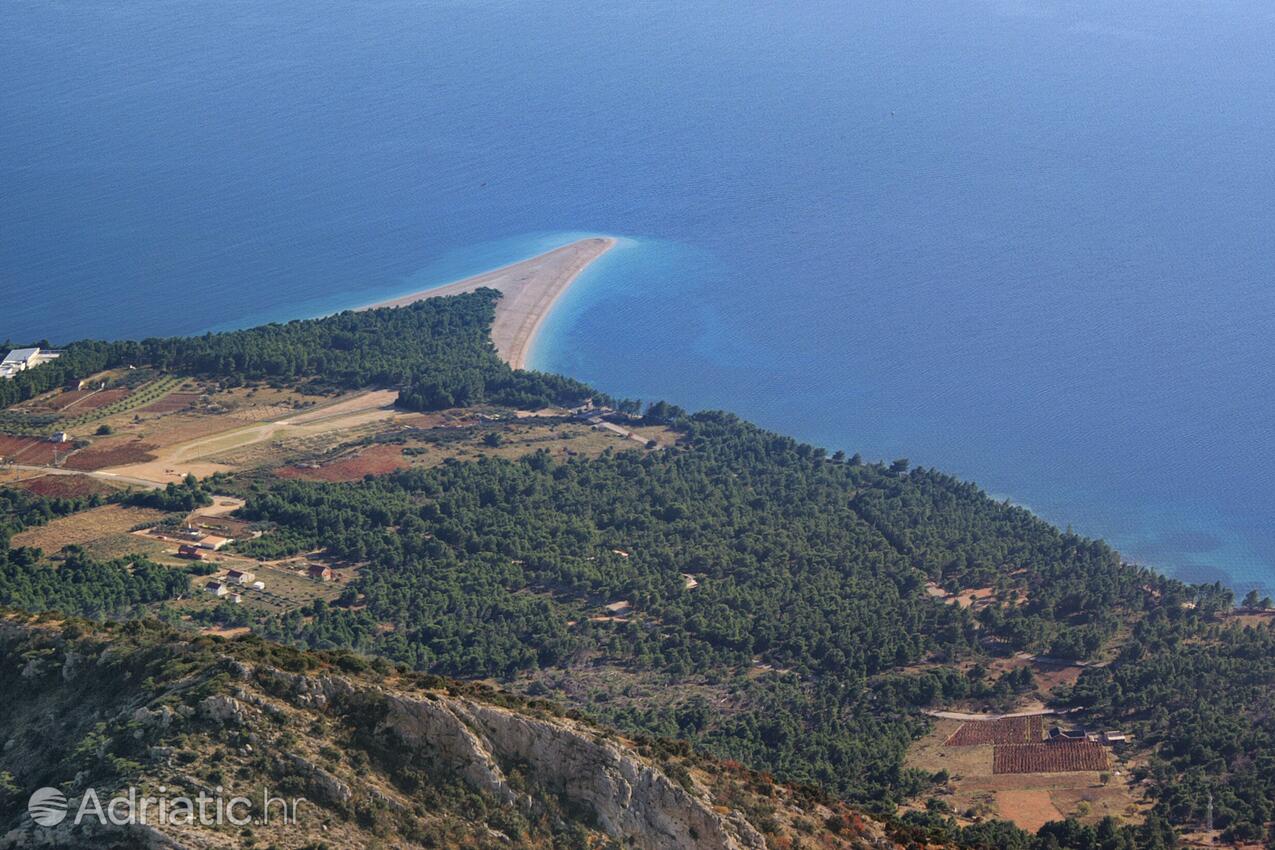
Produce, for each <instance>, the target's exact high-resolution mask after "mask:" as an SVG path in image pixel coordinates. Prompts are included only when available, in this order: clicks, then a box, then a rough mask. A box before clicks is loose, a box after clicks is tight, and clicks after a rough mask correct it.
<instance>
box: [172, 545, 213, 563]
mask: <svg viewBox="0 0 1275 850" xmlns="http://www.w3.org/2000/svg"><path fill="white" fill-rule="evenodd" d="M177 557H179V558H190V559H191V560H192V561H202V560H203V559H204V558H205V557H207V556H206V555H204V553H203V552H202V551H200V550H199V548H198V547H196V546H188V545H187V544H185V543H183V544H182V545H180V546H178V547H177Z"/></svg>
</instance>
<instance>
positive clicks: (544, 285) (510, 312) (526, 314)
mask: <svg viewBox="0 0 1275 850" xmlns="http://www.w3.org/2000/svg"><path fill="white" fill-rule="evenodd" d="M615 245H616V240H615V239H613V238H611V237H609V236H594V237H590V238H588V239H580V240H578V241H576V242H572V243H570V244H569V245H563V246H562V247H560V248H554V249H553V250H552V251H546V252H545V253H543V254H539V255H537V256H535V257H531V258H530V259H526V260H522V261H520V262H517V263H512V264H510V265H507V266H501V267H500V268H497V269H492V270H491V271H486V272H482V273H481V274H477V275H473V276H472V277H467V278H465V279H464V280H458V281H456V282H454V283H447V284H443V285H442V286H435V287H432V288H430V289H422V290H419V291H417V292H413V293H410V294H408V295H403V296H400V297H398V298H391V299H389V300H386V301H378V302H376V303H373V304H367V305H364V306H363V307H359V308H357V309H359V310H375V309H378V308H382V307H403V306H406V305H408V304H412V303H415V302H417V301H422V300H424V299H426V298H440V297H443V296H447V295H460V294H461V293H464V292H472V291H474V290H475V289H480V288H482V287H489V288H491V289H496V290H499V291H500V292H501V293H502V295H503V297H502V298H501V299H500V301H499V302H497V304H496V318H495V320H494V321H493V322H492V325H491V340H492V343H493V344H494V345H495V346H496V351H497V353H499V355H500V357H501V359H502V360H504V361H505V362H506V363H508V364H509V365H510V366H512V367H513V368H515V369H524V368H526V364H527V359H528V357H529V355H530V353H531V349H532V346H533V345H534V344H535V341H536V336H537V335H538V334H539V333H540V329H541V328H542V327H543V326H544V323H545V320H546V319H547V318H548V317H549V313H550V312H552V311H553V308H554V305H555V304H556V303H557V301H558V299H559V298H561V297H562V294H563V293H564V292H566V291H567V289H568V288H570V286H571V284H572V283H574V282H575V280H576V278H578V277H579V276H580V274H581V272H583V271H584V270H585V269H586V268H588V267H589V265H590V264H591V263H593V261H594V260H596V259H598V258H599V257H601V256H602V255H603V254H605V253H606V252H607V251H609V250H611V249H612V248H614V247H615Z"/></svg>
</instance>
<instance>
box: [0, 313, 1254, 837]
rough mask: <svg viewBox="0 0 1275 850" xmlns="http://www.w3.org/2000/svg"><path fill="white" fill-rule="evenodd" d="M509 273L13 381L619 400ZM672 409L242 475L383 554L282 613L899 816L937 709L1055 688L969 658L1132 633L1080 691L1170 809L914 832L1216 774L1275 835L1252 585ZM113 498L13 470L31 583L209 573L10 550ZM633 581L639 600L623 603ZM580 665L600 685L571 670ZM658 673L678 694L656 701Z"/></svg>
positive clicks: (260, 499)
mask: <svg viewBox="0 0 1275 850" xmlns="http://www.w3.org/2000/svg"><path fill="white" fill-rule="evenodd" d="M494 298H495V294H494V293H491V292H480V293H476V294H473V295H468V296H461V297H458V298H454V299H439V300H433V301H427V302H421V303H420V304H418V305H414V306H413V307H409V308H403V309H399V310H382V311H371V312H366V313H344V314H341V315H339V316H334V317H330V318H328V319H319V320H310V321H304V322H291V323H288V324H286V325H269V326H266V327H264V328H256V329H253V330H249V331H238V332H233V333H229V334H216V335H209V336H205V337H198V338H193V339H167V340H145V341H142V342H139V343H97V342H86V343H75V344H72V345H71V346H68V348H67V349H66V351H67V354H66V355H64V357H63V358H61V359H60V360H58V361H56V362H55V364H53V365H51V366H45V367H40V368H39V369H35V370H31V371H30V372H25V373H22V374H20V375H19V376H18V379H16V380H15V381H13V382H8V383H6V382H0V392H5V393H9V394H10V395H11V396H12V398H8V401H5V400H4V399H0V401H3V402H4V403H9V402H11V401H13V400H17V399H18V398H26V397H29V396H30V395H32V394H34V393H36V392H38V391H40V390H42V389H44V388H47V387H50V386H57V385H60V384H61V383H63V382H64V381H65V380H66V379H67V378H69V377H76V376H81V375H84V374H89V373H91V372H94V371H97V370H100V369H102V368H106V367H109V366H118V365H127V364H132V363H135V362H136V363H145V364H147V365H154V366H156V367H157V368H160V369H164V370H172V371H177V372H181V373H185V374H198V375H208V376H214V377H218V378H221V379H223V380H226V381H228V382H234V381H236V380H255V379H270V380H279V381H286V382H290V383H294V384H295V383H300V384H303V385H312V386H330V387H357V386H392V387H399V388H401V396H400V398H401V401H402V403H403V404H405V405H407V406H410V407H415V408H421V409H424V408H433V407H448V406H453V405H457V404H468V403H474V402H479V401H496V402H501V403H505V404H511V405H527V406H537V405H540V404H543V403H546V402H547V401H558V402H563V401H574V400H577V399H580V398H584V397H587V396H589V395H591V394H592V393H591V391H590V390H589V389H588V388H587V387H583V386H582V385H580V384H577V383H575V382H572V381H569V380H567V379H563V378H557V377H552V376H543V375H536V374H532V373H523V372H514V371H512V370H510V369H509V368H508V367H507V366H505V365H504V364H502V363H500V361H499V360H498V359H497V358H496V357H495V354H494V352H493V351H492V350H491V346H490V343H489V342H488V340H487V338H486V329H487V327H488V325H489V323H490V321H491V315H492V305H493V303H494ZM45 370H47V371H45ZM648 415H649V416H651V417H653V418H654V419H658V420H660V421H662V422H664V423H666V424H670V425H671V426H672V427H673V428H674V429H675V431H676V432H677V434H678V435H679V438H680V439H679V440H678V443H677V445H675V446H671V447H668V448H666V449H663V450H659V451H649V452H643V451H637V450H633V451H621V452H611V451H608V452H607V453H605V454H604V455H603V456H601V457H600V458H596V459H583V458H573V459H571V460H568V461H566V462H558V461H555V460H553V459H551V458H550V457H549V456H548V455H547V454H544V453H539V454H533V455H530V456H527V457H524V458H522V459H519V460H514V461H510V460H498V459H491V458H488V459H482V460H478V461H475V462H470V463H456V462H452V463H447V464H444V465H442V466H440V467H436V468H433V469H429V470H412V471H405V472H400V473H396V474H392V475H388V476H384V477H380V478H370V479H367V480H365V481H362V482H357V483H352V484H326V483H306V482H302V481H278V482H273V481H270V482H261V481H256V482H252V481H243V482H224V481H223V482H219V484H218V486H223V487H224V486H229V487H232V488H238V490H239V492H241V493H242V494H243V495H244V496H246V497H247V500H248V504H247V506H246V507H245V508H244V509H243V511H242V512H241V514H242V516H243V517H244V518H246V519H249V520H252V521H256V522H262V523H266V524H268V525H269V527H272V528H273V531H272V532H271V533H269V534H268V535H266V536H265V537H263V538H260V539H259V540H256V541H251V542H248V543H246V544H243V546H242V551H244V552H246V553H247V554H255V555H259V556H263V557H273V556H278V555H281V554H287V553H293V552H300V551H306V550H309V549H312V548H315V547H323V548H326V549H328V550H329V552H330V553H331V554H332V555H333V556H336V557H339V558H344V559H348V560H350V561H354V562H359V563H361V564H362V565H364V566H363V568H362V569H361V570H360V573H359V578H358V579H357V580H356V581H355V582H354V583H353V585H352V586H351V587H350V588H349V589H348V590H347V591H346V592H345V594H344V595H343V596H342V598H341V599H339V600H338V601H337V603H336V604H334V605H326V604H323V603H317V604H315V605H314V606H313V607H311V608H309V609H307V610H305V611H294V612H292V613H291V614H288V615H284V616H282V617H279V618H273V619H266V620H262V621H260V622H257V623H255V624H254V625H255V626H256V627H257V629H258V631H260V632H262V633H264V634H267V635H269V636H272V637H276V638H279V639H282V640H285V641H288V642H292V643H296V644H300V645H305V646H309V647H314V648H322V649H337V648H342V649H347V648H348V649H355V650H357V651H359V652H363V653H367V654H372V655H378V656H384V657H388V658H390V659H393V660H395V661H397V662H400V663H401V664H404V665H406V666H408V667H410V668H412V669H415V670H420V671H430V672H437V673H445V674H449V675H454V676H461V677H476V678H477V677H497V678H501V679H505V680H507V681H508V682H509V683H510V684H511V686H513V687H515V688H519V689H523V690H526V691H528V692H530V693H533V694H534V693H542V694H547V695H555V696H557V697H559V698H562V699H566V700H567V701H569V702H573V703H574V704H577V705H580V706H582V707H584V708H585V709H586V710H587V711H589V712H590V713H591V714H593V715H594V716H595V717H597V718H599V719H601V720H604V721H606V722H608V723H610V724H613V725H616V726H619V727H621V728H623V729H625V730H628V731H630V732H632V733H635V734H644V735H656V736H666V737H676V738H681V739H685V740H687V741H690V742H691V743H692V744H694V745H695V746H697V747H700V748H702V749H704V750H706V751H708V752H711V753H714V754H717V755H721V756H726V757H731V758H735V759H738V760H740V761H742V762H744V763H745V764H747V765H749V766H750V767H754V768H757V769H764V770H770V771H772V772H774V773H775V774H776V775H778V776H780V777H782V778H784V779H787V780H793V781H798V782H807V783H811V784H815V785H818V786H820V787H822V788H824V789H827V790H828V791H831V792H833V793H836V794H838V795H840V796H842V797H845V798H847V799H850V800H854V801H857V802H861V803H863V804H865V805H868V806H871V807H873V808H876V809H879V810H882V811H889V810H891V809H892V808H893V806H894V804H895V803H897V802H899V801H901V800H902V799H904V798H905V797H909V796H914V795H916V794H921V793H924V792H925V791H926V789H927V788H928V787H929V785H930V783H931V781H932V780H931V778H930V777H926V776H923V775H919V774H917V773H915V772H909V771H907V770H905V769H904V768H903V755H904V752H905V750H906V749H907V747H908V745H909V744H910V743H911V741H912V740H914V738H915V737H916V736H917V735H919V734H922V733H923V732H924V731H925V729H926V728H927V723H926V721H925V719H924V717H923V716H922V715H921V714H920V713H919V711H918V709H919V708H922V707H926V706H937V705H942V704H947V703H950V702H952V701H954V700H958V699H962V698H966V697H970V696H976V697H979V698H980V699H992V700H1006V699H1009V698H1011V697H1012V696H1013V694H1014V693H1017V692H1019V691H1021V690H1025V689H1028V688H1030V686H1031V682H1030V680H1029V679H1028V680H1024V679H1021V678H1011V677H1002V678H1001V679H998V680H994V679H992V678H991V677H988V676H986V675H985V674H984V672H979V673H978V674H977V675H971V674H969V673H966V672H959V671H958V670H957V669H956V667H955V666H954V665H952V664H949V663H948V662H955V661H959V660H969V659H974V660H982V659H986V658H987V657H988V656H989V655H992V654H1006V653H1011V652H1014V651H1018V650H1027V651H1032V652H1038V653H1042V654H1047V655H1051V656H1058V657H1065V658H1075V659H1084V658H1093V657H1095V656H1098V655H1103V657H1104V658H1106V659H1110V660H1111V663H1110V665H1109V666H1106V667H1095V668H1092V669H1090V670H1087V671H1086V672H1085V674H1084V675H1083V676H1082V677H1081V679H1080V681H1079V682H1078V683H1077V684H1076V685H1075V686H1074V687H1073V688H1071V689H1067V690H1065V691H1064V692H1062V693H1061V694H1060V700H1061V705H1063V706H1066V707H1078V708H1081V709H1084V710H1086V711H1087V712H1088V716H1090V717H1092V718H1094V719H1095V722H1097V723H1105V724H1109V725H1111V726H1113V727H1118V728H1129V729H1132V730H1133V731H1134V732H1135V734H1136V735H1137V738H1138V740H1139V741H1140V742H1142V743H1143V744H1144V745H1146V746H1148V747H1150V748H1151V749H1152V751H1153V755H1152V757H1151V758H1150V761H1149V764H1148V766H1147V768H1146V769H1145V777H1146V778H1148V779H1149V780H1151V786H1150V787H1151V793H1152V794H1153V795H1154V798H1155V813H1154V816H1153V817H1152V818H1151V819H1150V820H1149V821H1148V823H1147V824H1146V825H1145V826H1142V827H1136V828H1122V827H1117V826H1116V825H1114V824H1102V825H1099V826H1098V827H1081V826H1080V825H1078V824H1075V823H1070V822H1069V823H1065V824H1058V825H1052V826H1050V827H1048V828H1047V829H1046V830H1043V831H1042V833H1041V834H1040V835H1039V836H1035V837H1031V836H1027V835H1026V834H1024V833H1022V832H1020V831H1018V830H1016V829H1013V828H1012V827H1010V826H1008V825H1006V824H991V825H987V824H984V825H979V826H976V827H970V828H966V829H960V828H958V827H956V826H955V825H954V822H952V821H951V820H950V819H949V818H947V817H946V816H944V815H943V814H942V813H940V812H929V813H922V814H915V815H912V816H909V822H908V824H907V828H908V829H913V830H917V831H918V833H917V834H918V835H922V834H926V835H931V836H934V837H937V838H943V839H946V840H953V841H957V842H960V843H963V844H966V845H969V846H983V847H998V848H999V847H1008V848H1023V850H1053V848H1055V847H1058V848H1076V850H1134V848H1146V850H1158V848H1161V847H1166V846H1169V845H1170V844H1171V843H1172V836H1171V830H1169V829H1168V828H1167V827H1166V826H1165V825H1166V824H1168V823H1172V824H1176V825H1178V826H1179V827H1184V826H1195V825H1198V824H1199V823H1200V822H1201V819H1202V818H1203V817H1204V809H1205V807H1206V806H1207V804H1208V803H1207V801H1208V799H1209V796H1210V794H1211V795H1212V797H1213V800H1214V820H1215V823H1216V825H1217V826H1218V828H1220V829H1223V830H1225V831H1226V835H1227V837H1228V838H1233V839H1236V840H1240V839H1243V840H1250V839H1265V840H1268V841H1269V840H1271V837H1270V836H1269V827H1268V823H1269V821H1270V820H1271V819H1272V816H1273V812H1272V800H1273V799H1275V719H1273V718H1275V708H1272V706H1275V631H1272V629H1271V627H1269V626H1263V627H1257V628H1236V627H1224V626H1223V615H1224V614H1226V613H1227V612H1228V611H1229V609H1230V608H1231V606H1232V604H1233V599H1232V597H1231V595H1230V593H1229V591H1226V590H1225V589H1223V588H1221V587H1220V586H1216V585H1212V586H1198V587H1189V586H1186V585H1183V584H1180V583H1178V582H1176V581H1172V580H1169V579H1165V578H1163V577H1160V576H1157V575H1156V574H1154V573H1153V572H1150V571H1148V570H1143V569H1139V568H1135V567H1132V566H1129V565H1125V564H1122V563H1121V562H1120V560H1119V558H1118V556H1117V554H1116V553H1115V552H1113V551H1112V550H1111V549H1110V548H1109V547H1107V546H1106V545H1105V544H1103V543H1100V542H1096V541H1091V540H1087V539H1084V538H1081V537H1079V536H1077V535H1075V534H1071V533H1065V532H1062V531H1060V530H1058V529H1056V528H1054V527H1052V526H1050V525H1048V524H1047V523H1044V522H1042V521H1040V520H1039V519H1037V518H1035V517H1034V516H1032V515H1031V514H1030V513H1029V512H1027V511H1025V510H1022V509H1019V508H1016V507H1013V506H1011V505H1008V504H1006V503H1000V502H996V501H993V500H991V499H989V498H988V497H987V496H986V495H985V494H984V493H983V492H982V491H980V490H979V489H978V488H977V487H975V486H974V485H972V484H968V483H964V482H961V481H958V480H956V479H954V478H952V477H950V476H947V475H944V474H942V473H939V472H936V471H934V470H929V469H923V468H910V467H909V465H908V463H907V462H906V461H903V460H899V461H895V462H894V463H891V464H869V463H864V462H862V460H861V459H860V458H859V457H858V456H854V457H851V458H846V457H845V455H844V454H842V453H840V452H838V453H836V454H834V455H828V454H827V453H826V452H825V451H823V450H822V449H818V448H814V447H811V446H808V445H803V444H799V443H797V442H795V441H793V440H791V439H789V438H786V437H782V436H779V435H776V434H773V433H769V432H766V431H762V430H760V429H758V428H755V427H753V426H751V425H749V424H747V423H745V422H743V421H741V420H739V419H738V418H736V417H734V416H732V415H729V414H724V413H711V412H710V413H700V414H696V415H693V416H692V415H686V414H685V413H684V412H683V411H680V410H679V409H677V408H675V407H672V406H670V405H664V404H658V405H655V406H653V407H652V408H650V409H649V411H648ZM130 498H132V499H136V500H139V501H138V502H137V503H139V504H147V505H150V506H153V507H159V508H162V509H166V510H188V509H189V508H190V507H193V506H195V505H197V504H200V503H201V502H202V501H203V500H204V499H206V498H207V496H206V492H205V490H204V488H203V487H202V486H201V485H200V484H199V483H198V482H195V481H187V482H184V483H183V484H181V485H173V486H172V487H170V488H168V489H167V490H165V491H158V492H155V493H149V494H142V495H138V496H134V497H130ZM88 504H89V503H88V502H87V501H79V500H45V499H40V498H38V497H34V496H29V495H25V494H19V493H16V492H15V491H10V490H3V489H0V544H2V545H3V550H2V551H0V604H9V605H14V606H19V607H24V608H29V609H33V610H46V609H59V610H63V611H67V612H71V613H79V614H86V615H89V616H97V617H107V616H123V615H126V614H128V613H130V612H133V611H135V610H137V608H138V607H139V606H142V605H148V604H152V603H157V602H162V600H165V599H169V598H172V597H173V596H175V595H177V594H179V593H181V592H182V591H183V590H184V588H185V587H186V581H187V578H186V576H185V574H183V573H181V572H176V571H165V570H162V569H160V568H157V567H155V566H154V565H151V564H148V563H146V562H127V563H125V562H110V563H98V562H95V561H93V560H92V559H89V558H87V557H86V556H85V555H84V554H83V553H82V552H77V551H70V552H68V553H65V560H64V561H63V562H62V563H61V564H60V565H59V567H58V568H57V569H54V568H52V567H50V566H49V564H48V563H47V561H46V560H45V559H43V557H42V556H41V555H40V553H37V552H33V551H31V550H13V549H9V547H8V539H9V536H10V535H11V534H12V533H13V532H15V531H16V530H18V529H20V528H22V527H24V526H26V525H30V524H35V523H38V522H43V521H46V520H48V519H49V518H52V517H55V516H58V515H61V514H64V513H68V512H71V511H74V510H78V509H81V508H83V507H87V506H88ZM687 576H690V577H692V578H693V579H694V580H695V582H697V583H698V586H696V587H694V588H693V589H688V587H687V584H688V582H687V580H686V577H687ZM927 582H932V583H934V584H935V585H937V586H939V587H941V588H944V589H946V590H948V591H957V590H962V589H969V588H975V587H990V588H992V589H993V591H994V597H995V600H996V602H995V604H992V605H990V606H988V607H985V608H983V609H982V610H980V611H979V612H978V613H977V614H975V613H971V612H969V611H967V610H965V609H962V608H960V607H958V606H954V605H945V604H943V603H942V602H941V601H939V600H936V599H934V598H932V597H931V596H929V595H928V594H927V593H926V592H925V589H926V584H927ZM619 602H626V603H628V608H627V609H626V610H621V611H619V612H616V611H607V610H606V608H605V606H607V605H612V604H614V603H619ZM229 618H233V619H234V622H235V623H238V622H240V621H242V620H243V619H245V614H244V613H243V611H241V610H240V611H236V610H234V609H233V608H231V607H230V606H222V607H220V608H217V609H213V610H211V611H210V612H208V613H207V614H205V615H203V616H202V619H203V620H208V621H218V622H228V621H229ZM1117 650H1118V654H1117V655H1115V657H1114V659H1111V654H1112V653H1114V652H1116V651H1117ZM600 670H606V671H613V672H615V673H616V674H617V675H620V676H629V677H630V680H631V681H632V682H633V686H632V693H633V697H632V698H628V694H627V692H620V693H615V692H606V693H604V694H602V695H601V696H598V697H597V698H593V697H590V696H588V694H587V693H586V694H585V695H584V696H581V692H582V691H584V692H587V691H588V690H589V687H590V686H589V685H588V684H587V682H588V678H587V677H588V676H589V675H591V674H592V673H595V672H597V671H600ZM976 670H982V668H976ZM574 677H581V681H582V682H585V683H586V684H584V685H581V686H580V687H579V688H577V689H576V690H572V689H571V688H570V687H565V686H564V685H563V683H564V682H565V683H567V684H570V683H571V681H573V679H574ZM564 688H565V689H564ZM644 689H645V690H644ZM651 689H655V690H658V691H660V692H661V697H662V698H660V699H646V698H644V697H643V696H642V694H643V693H649V692H650V690H651ZM723 707H724V708H723ZM1137 778H1143V777H1142V776H1139V777H1137ZM1273 846H1275V845H1273Z"/></svg>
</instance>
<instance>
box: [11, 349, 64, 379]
mask: <svg viewBox="0 0 1275 850" xmlns="http://www.w3.org/2000/svg"><path fill="white" fill-rule="evenodd" d="M61 354H62V352H60V351H43V350H41V349H39V348H15V349H13V351H10V352H9V353H8V354H6V355H5V358H4V360H0V378H12V377H13V376H14V375H16V374H18V373H19V372H22V371H24V370H26V369H33V368H35V367H36V366H39V365H40V364H41V363H48V362H49V361H50V360H57V359H58V357H60V356H61Z"/></svg>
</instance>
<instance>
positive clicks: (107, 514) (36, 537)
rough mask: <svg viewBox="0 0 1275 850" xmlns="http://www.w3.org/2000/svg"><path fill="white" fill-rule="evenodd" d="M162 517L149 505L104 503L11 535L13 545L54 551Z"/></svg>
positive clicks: (109, 536) (101, 537) (107, 535)
mask: <svg viewBox="0 0 1275 850" xmlns="http://www.w3.org/2000/svg"><path fill="white" fill-rule="evenodd" d="M163 516H164V512H163V511H157V510H152V509H150V508H126V507H124V506H122V505H103V506H102V507H100V508H92V509H91V510H87V511H81V512H80V513H76V514H71V515H70V516H64V517H59V518H58V519H55V520H53V521H52V522H50V523H47V524H46V525H40V526H36V527H35V528H28V529H27V530H26V531H23V532H21V533H19V534H15V535H14V536H13V545H14V546H31V547H35V548H39V549H43V550H44V551H45V552H47V553H54V552H59V551H61V550H62V549H63V548H64V547H66V546H85V545H88V544H91V543H95V542H97V541H101V540H104V539H105V538H112V537H115V536H117V535H124V536H128V531H129V530H130V529H132V528H133V527H135V526H137V525H140V524H142V523H146V522H154V521H155V520H157V519H160V518H161V517H163Z"/></svg>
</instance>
